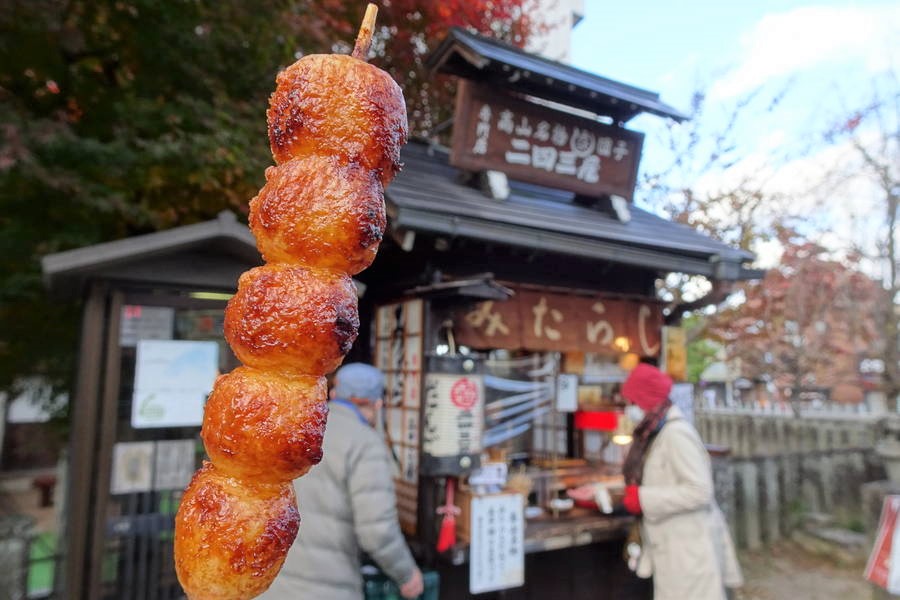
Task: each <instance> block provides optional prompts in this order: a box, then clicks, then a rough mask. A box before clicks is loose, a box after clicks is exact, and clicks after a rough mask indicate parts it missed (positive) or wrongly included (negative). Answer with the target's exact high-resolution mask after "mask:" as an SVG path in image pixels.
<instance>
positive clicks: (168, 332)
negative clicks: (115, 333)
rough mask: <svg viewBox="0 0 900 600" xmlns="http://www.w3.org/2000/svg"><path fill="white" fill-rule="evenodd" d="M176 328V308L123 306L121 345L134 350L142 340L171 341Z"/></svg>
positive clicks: (120, 331)
mask: <svg viewBox="0 0 900 600" xmlns="http://www.w3.org/2000/svg"><path fill="white" fill-rule="evenodd" d="M174 326H175V309H174V308H171V307H168V306H140V305H132V304H129V305H127V306H123V307H122V321H121V326H120V328H119V345H120V346H122V347H123V348H126V347H128V348H133V347H134V346H136V345H137V343H138V341H140V340H171V339H172V332H173V331H174Z"/></svg>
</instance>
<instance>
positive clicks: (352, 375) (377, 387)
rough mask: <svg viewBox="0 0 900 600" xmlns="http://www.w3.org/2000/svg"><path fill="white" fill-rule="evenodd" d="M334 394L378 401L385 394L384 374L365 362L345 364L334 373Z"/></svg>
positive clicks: (344, 397)
mask: <svg viewBox="0 0 900 600" xmlns="http://www.w3.org/2000/svg"><path fill="white" fill-rule="evenodd" d="M334 395H335V396H336V397H337V398H343V399H345V400H350V399H352V398H356V399H358V400H368V401H369V402H377V401H378V400H381V398H382V397H383V396H384V375H383V374H382V373H381V371H379V370H378V369H376V368H375V367H373V366H372V365H367V364H365V363H350V364H349V365H344V366H343V367H341V368H340V369H338V370H337V372H336V373H335V374H334Z"/></svg>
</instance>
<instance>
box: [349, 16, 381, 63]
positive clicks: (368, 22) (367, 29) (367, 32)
mask: <svg viewBox="0 0 900 600" xmlns="http://www.w3.org/2000/svg"><path fill="white" fill-rule="evenodd" d="M377 16H378V7H377V6H375V5H374V4H372V3H371V2H370V3H369V5H368V6H367V7H366V16H364V17H363V21H362V25H360V26H359V33H358V34H357V36H356V46H354V47H353V53H352V54H351V55H350V56H352V57H353V58H358V59H360V60H367V59H368V58H369V49H370V48H371V47H372V32H373V31H374V30H375V17H377Z"/></svg>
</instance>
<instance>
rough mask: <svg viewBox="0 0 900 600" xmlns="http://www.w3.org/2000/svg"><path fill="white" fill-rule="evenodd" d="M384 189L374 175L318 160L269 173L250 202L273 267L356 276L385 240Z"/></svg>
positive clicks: (255, 225)
mask: <svg viewBox="0 0 900 600" xmlns="http://www.w3.org/2000/svg"><path fill="white" fill-rule="evenodd" d="M384 227H385V214H384V188H383V186H382V184H381V182H380V180H379V179H378V177H377V174H376V173H375V172H374V171H373V170H372V169H367V168H364V167H361V166H360V165H358V164H356V163H349V164H341V163H339V162H338V161H337V160H336V159H334V158H332V157H329V156H321V155H318V154H313V155H309V156H303V157H300V158H295V159H292V160H289V161H287V162H285V163H283V164H281V165H280V166H278V167H269V168H268V169H267V170H266V185H265V186H263V188H262V189H261V190H260V192H259V194H258V195H257V196H256V197H255V198H253V200H251V201H250V229H251V230H252V231H253V235H254V236H255V237H256V243H257V246H258V247H259V251H260V253H261V254H262V255H263V258H265V259H266V261H267V262H285V263H298V264H303V265H306V266H310V267H322V268H326V269H335V270H338V271H345V272H347V273H349V274H350V275H355V274H357V273H359V272H360V271H362V270H363V269H365V268H366V267H368V266H369V265H370V264H372V261H373V260H375V253H376V252H377V251H378V244H379V242H381V238H382V236H383V235H384Z"/></svg>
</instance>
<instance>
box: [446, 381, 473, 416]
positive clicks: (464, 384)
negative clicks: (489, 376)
mask: <svg viewBox="0 0 900 600" xmlns="http://www.w3.org/2000/svg"><path fill="white" fill-rule="evenodd" d="M450 401H451V402H453V404H454V406H457V407H458V408H461V409H463V410H469V409H470V408H472V407H473V406H475V403H476V402H478V386H477V385H475V382H474V381H472V380H471V379H468V378H467V377H463V378H462V379H460V380H459V381H457V382H456V383H454V384H453V386H452V387H451V388H450Z"/></svg>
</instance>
